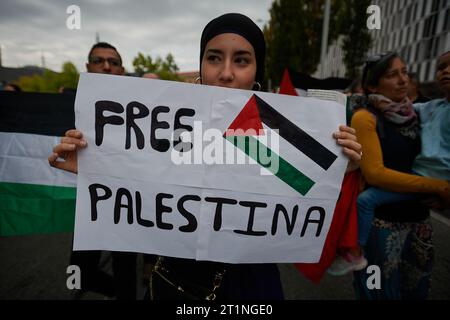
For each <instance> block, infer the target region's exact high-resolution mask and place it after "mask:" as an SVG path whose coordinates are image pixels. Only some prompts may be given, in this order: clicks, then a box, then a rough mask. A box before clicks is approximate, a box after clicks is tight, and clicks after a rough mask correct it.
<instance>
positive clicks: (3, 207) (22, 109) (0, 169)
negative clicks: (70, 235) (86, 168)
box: [0, 92, 76, 236]
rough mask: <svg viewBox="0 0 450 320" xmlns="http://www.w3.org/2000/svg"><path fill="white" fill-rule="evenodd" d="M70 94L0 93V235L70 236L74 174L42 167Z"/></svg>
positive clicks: (68, 119) (68, 123)
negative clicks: (50, 234) (52, 234)
mask: <svg viewBox="0 0 450 320" xmlns="http://www.w3.org/2000/svg"><path fill="white" fill-rule="evenodd" d="M73 105H74V96H73V95H66V94H43V93H16V92H0V236H14V235H24V234H32V233H53V232H72V231H73V225H74V216H75V197H76V188H75V187H76V176H75V175H74V174H71V173H68V172H65V171H62V170H57V169H55V168H52V167H50V166H49V164H48V160H47V158H48V156H49V155H50V154H51V152H52V149H53V147H54V146H55V145H56V144H57V143H58V142H59V140H60V137H61V136H62V135H64V132H65V131H66V130H68V129H70V128H74V112H73Z"/></svg>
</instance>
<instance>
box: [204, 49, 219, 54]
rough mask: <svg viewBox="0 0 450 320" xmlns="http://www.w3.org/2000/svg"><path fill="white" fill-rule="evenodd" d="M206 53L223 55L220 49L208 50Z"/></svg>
mask: <svg viewBox="0 0 450 320" xmlns="http://www.w3.org/2000/svg"><path fill="white" fill-rule="evenodd" d="M206 53H216V54H222V50H219V49H208V50H206Z"/></svg>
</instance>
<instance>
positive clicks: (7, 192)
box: [0, 182, 76, 236]
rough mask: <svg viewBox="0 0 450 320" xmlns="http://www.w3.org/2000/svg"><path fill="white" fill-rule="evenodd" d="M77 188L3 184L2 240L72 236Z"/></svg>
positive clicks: (0, 196)
mask: <svg viewBox="0 0 450 320" xmlns="http://www.w3.org/2000/svg"><path fill="white" fill-rule="evenodd" d="M75 199H76V188H73V187H56V186H45V185H33V184H24V183H7V182H0V236H17V235H24V234H32V233H55V232H73V228H74V222H75V221H74V219H75Z"/></svg>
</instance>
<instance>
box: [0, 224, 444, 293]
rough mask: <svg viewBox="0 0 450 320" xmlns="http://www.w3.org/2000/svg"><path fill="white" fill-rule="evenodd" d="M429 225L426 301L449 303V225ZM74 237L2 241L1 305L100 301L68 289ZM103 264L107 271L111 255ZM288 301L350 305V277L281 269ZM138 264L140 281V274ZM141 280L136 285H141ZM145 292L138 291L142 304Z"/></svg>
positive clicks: (291, 267) (4, 239)
mask: <svg viewBox="0 0 450 320" xmlns="http://www.w3.org/2000/svg"><path fill="white" fill-rule="evenodd" d="M438 218H439V220H437V219H436V218H433V219H432V223H433V226H434V230H435V238H434V240H435V248H436V256H435V268H434V271H433V282H432V291H431V296H430V299H436V300H438V299H439V300H440V299H445V300H448V299H450V286H448V284H449V283H450V232H449V231H450V220H448V219H447V218H445V217H444V218H442V216H439V217H438ZM71 242H72V234H70V233H68V234H52V235H33V236H22V237H0V299H2V300H3V299H8V300H9V299H14V300H16V299H18V300H21V299H27V300H30V299H31V300H47V299H52V300H53V299H56V300H60V299H62V300H71V299H83V300H93V299H103V298H104V297H103V296H101V295H97V294H93V293H92V294H91V293H87V294H83V295H81V294H80V293H79V292H77V290H69V289H67V287H66V280H67V276H68V274H67V273H66V268H67V265H68V262H69V256H70V246H71ZM101 264H102V265H103V267H104V269H105V270H106V271H107V272H110V270H111V258H110V255H109V254H104V255H103V256H102V260H101ZM279 268H280V272H281V278H282V282H283V287H284V292H285V297H286V299H289V300H330V299H333V300H352V299H355V295H354V292H353V288H352V276H351V275H347V276H344V277H331V276H328V275H327V276H325V277H324V279H323V280H322V281H321V283H320V284H318V285H317V284H313V283H312V282H310V281H309V280H307V279H305V278H304V277H303V276H302V275H301V274H300V273H299V272H298V271H297V270H296V269H295V268H294V267H293V266H292V265H290V264H280V265H279ZM141 270H142V257H139V259H138V271H139V272H138V275H141V274H142V272H141ZM141 281H142V279H138V283H139V284H140V283H141ZM143 294H144V287H143V286H142V285H139V286H138V298H139V299H142V298H143Z"/></svg>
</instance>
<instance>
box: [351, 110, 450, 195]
mask: <svg viewBox="0 0 450 320" xmlns="http://www.w3.org/2000/svg"><path fill="white" fill-rule="evenodd" d="M352 127H353V128H354V129H355V130H356V136H357V138H358V142H359V143H361V145H362V153H363V155H362V158H361V163H360V167H361V171H362V173H363V176H364V178H365V180H366V181H367V183H369V184H370V185H372V186H376V187H380V188H383V189H386V190H390V191H394V192H415V193H435V194H438V195H440V196H442V197H446V196H448V194H449V192H450V191H449V189H450V188H449V183H448V182H446V181H444V180H439V179H433V178H427V177H421V176H418V175H413V174H407V173H403V172H400V171H395V170H392V169H389V168H386V167H385V166H384V162H383V153H382V150H381V145H380V140H379V138H378V134H377V131H376V117H375V116H374V115H373V114H372V113H370V112H369V111H367V110H365V109H362V110H360V111H357V112H356V113H355V114H354V115H353V118H352Z"/></svg>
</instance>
